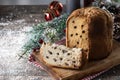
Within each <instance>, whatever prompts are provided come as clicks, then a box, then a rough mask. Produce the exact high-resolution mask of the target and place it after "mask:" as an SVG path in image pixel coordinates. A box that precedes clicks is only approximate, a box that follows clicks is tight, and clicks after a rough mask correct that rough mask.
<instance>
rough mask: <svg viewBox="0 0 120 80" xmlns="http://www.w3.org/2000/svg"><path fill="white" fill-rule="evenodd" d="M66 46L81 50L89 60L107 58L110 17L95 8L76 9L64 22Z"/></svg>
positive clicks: (110, 28)
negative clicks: (65, 26)
mask: <svg viewBox="0 0 120 80" xmlns="http://www.w3.org/2000/svg"><path fill="white" fill-rule="evenodd" d="M66 25H67V28H66V46H67V47H70V48H73V47H76V48H83V49H84V50H85V51H86V52H87V55H88V57H89V59H90V60H93V59H102V58H105V57H107V56H108V55H109V54H110V53H111V51H112V25H113V21H112V16H111V15H110V14H109V13H108V12H107V11H105V10H102V9H100V8H96V7H88V8H81V9H77V10H75V11H73V12H72V14H71V15H70V16H69V17H68V19H67V22H66Z"/></svg>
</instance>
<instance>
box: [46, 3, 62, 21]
mask: <svg viewBox="0 0 120 80" xmlns="http://www.w3.org/2000/svg"><path fill="white" fill-rule="evenodd" d="M62 10H63V5H62V3H60V2H58V1H52V2H51V3H50V4H49V8H48V9H47V11H46V12H45V13H44V15H45V16H44V17H45V20H46V21H50V20H52V19H53V18H55V17H59V16H60V14H61V12H62Z"/></svg>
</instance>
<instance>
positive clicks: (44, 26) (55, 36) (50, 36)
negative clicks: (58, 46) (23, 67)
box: [20, 14, 68, 58]
mask: <svg viewBox="0 0 120 80" xmlns="http://www.w3.org/2000/svg"><path fill="white" fill-rule="evenodd" d="M67 17H68V15H67V14H64V15H62V16H60V17H58V18H55V19H54V20H52V21H49V22H43V23H39V24H38V25H36V26H34V27H33V29H32V30H31V31H30V32H28V34H27V35H28V41H27V42H26V43H25V45H24V46H23V47H22V54H21V56H20V58H21V57H23V55H25V54H28V53H30V52H31V51H32V50H33V49H34V48H37V47H40V46H41V44H40V43H39V40H40V39H42V40H43V41H44V42H50V43H54V42H55V41H58V40H60V39H61V38H63V37H64V36H65V33H64V29H65V28H66V25H65V24H66V19H67Z"/></svg>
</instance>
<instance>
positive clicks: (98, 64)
mask: <svg viewBox="0 0 120 80" xmlns="http://www.w3.org/2000/svg"><path fill="white" fill-rule="evenodd" d="M39 54H40V53H35V54H34V55H35V57H36V59H37V61H38V62H39V63H40V65H41V66H42V67H43V68H44V69H45V70H46V71H47V72H48V73H49V74H50V75H51V76H53V78H54V79H55V80H79V79H81V78H83V77H86V76H87V75H92V74H95V73H98V72H100V71H103V70H106V69H111V68H112V67H114V66H117V65H119V64H120V55H119V54H120V44H119V43H118V42H116V41H114V46H113V52H112V53H111V54H110V55H109V56H108V57H107V58H105V59H102V60H98V61H90V62H88V63H87V64H86V65H85V66H84V67H83V69H81V70H70V69H61V68H55V67H51V66H48V65H47V64H45V63H44V62H43V61H42V59H41V58H40V56H39Z"/></svg>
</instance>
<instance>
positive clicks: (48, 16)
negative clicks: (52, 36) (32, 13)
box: [44, 12, 53, 21]
mask: <svg viewBox="0 0 120 80" xmlns="http://www.w3.org/2000/svg"><path fill="white" fill-rule="evenodd" d="M44 15H45V20H46V21H50V20H52V19H53V17H52V15H51V14H50V13H49V12H46V13H44Z"/></svg>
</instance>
